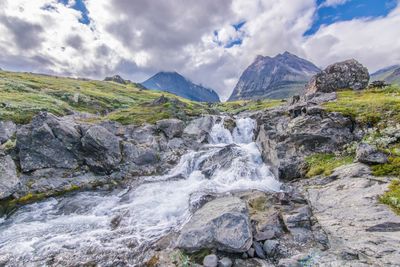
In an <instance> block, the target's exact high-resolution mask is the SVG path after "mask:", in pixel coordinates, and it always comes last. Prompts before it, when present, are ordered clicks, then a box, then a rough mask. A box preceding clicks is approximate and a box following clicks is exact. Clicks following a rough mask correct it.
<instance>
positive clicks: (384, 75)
mask: <svg viewBox="0 0 400 267" xmlns="http://www.w3.org/2000/svg"><path fill="white" fill-rule="evenodd" d="M370 81H371V82H373V81H385V82H387V83H396V84H400V65H394V66H390V67H386V68H383V69H381V70H378V71H377V72H375V73H372V74H371V79H370Z"/></svg>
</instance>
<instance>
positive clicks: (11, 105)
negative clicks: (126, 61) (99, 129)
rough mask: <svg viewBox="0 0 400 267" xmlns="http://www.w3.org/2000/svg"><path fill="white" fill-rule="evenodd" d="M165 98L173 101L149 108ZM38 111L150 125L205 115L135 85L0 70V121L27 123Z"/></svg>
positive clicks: (202, 107)
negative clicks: (154, 102)
mask: <svg viewBox="0 0 400 267" xmlns="http://www.w3.org/2000/svg"><path fill="white" fill-rule="evenodd" d="M161 95H165V96H166V97H168V98H169V99H170V100H177V101H180V102H181V103H183V104H184V105H183V106H179V107H177V106H176V105H174V103H175V102H176V101H171V102H170V103H165V104H163V105H158V106H154V105H153V106H152V105H149V103H151V102H153V101H154V100H155V99H157V98H159V97H161ZM40 111H48V112H51V113H53V114H55V115H58V116H62V115H66V114H69V113H71V112H73V111H78V112H87V113H92V114H96V115H99V120H101V119H111V120H116V121H120V122H122V123H144V122H150V123H153V122H155V121H157V120H159V119H165V118H170V117H177V116H178V117H181V118H186V117H191V116H196V115H200V114H202V113H206V112H209V111H210V110H209V109H208V106H207V104H205V103H195V102H192V101H189V100H186V99H183V98H180V97H178V96H175V95H172V94H169V93H165V92H159V91H151V90H142V88H141V87H140V86H138V85H136V84H128V85H122V84H118V83H113V82H103V81H93V80H80V79H72V78H63V77H55V76H47V75H39V74H31V73H14V72H6V71H0V120H11V121H14V122H16V123H21V124H24V123H28V122H29V121H30V120H31V119H32V117H33V116H35V115H36V114H37V113H39V112H40Z"/></svg>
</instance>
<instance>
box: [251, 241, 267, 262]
mask: <svg viewBox="0 0 400 267" xmlns="http://www.w3.org/2000/svg"><path fill="white" fill-rule="evenodd" d="M253 247H254V250H255V252H256V255H257V257H259V258H260V259H265V258H266V256H265V253H264V250H263V247H262V246H261V244H260V243H258V242H253Z"/></svg>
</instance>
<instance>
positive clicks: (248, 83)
mask: <svg viewBox="0 0 400 267" xmlns="http://www.w3.org/2000/svg"><path fill="white" fill-rule="evenodd" d="M320 71H321V70H320V69H319V68H318V67H317V66H315V65H314V64H313V63H311V62H310V61H307V60H305V59H302V58H300V57H298V56H296V55H293V54H291V53H289V52H285V53H283V54H279V55H277V56H275V57H268V56H266V57H264V56H258V57H257V58H256V60H255V61H254V62H253V63H252V64H251V65H250V66H249V67H248V68H247V69H246V70H245V71H244V72H243V74H242V76H241V77H240V79H239V81H238V83H237V85H236V87H235V89H234V90H233V93H232V95H231V97H230V98H229V101H234V100H241V99H261V98H275V99H279V98H287V97H290V96H292V95H295V94H299V93H301V92H302V91H303V90H304V87H305V85H306V84H307V83H308V81H309V80H310V78H311V77H312V76H313V75H315V74H316V73H318V72H320Z"/></svg>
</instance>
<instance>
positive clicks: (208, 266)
mask: <svg viewBox="0 0 400 267" xmlns="http://www.w3.org/2000/svg"><path fill="white" fill-rule="evenodd" d="M203 265H204V267H217V266H218V257H217V255H215V254H210V255H207V256H205V257H204V259H203Z"/></svg>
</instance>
